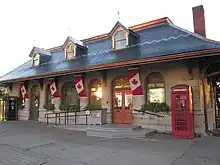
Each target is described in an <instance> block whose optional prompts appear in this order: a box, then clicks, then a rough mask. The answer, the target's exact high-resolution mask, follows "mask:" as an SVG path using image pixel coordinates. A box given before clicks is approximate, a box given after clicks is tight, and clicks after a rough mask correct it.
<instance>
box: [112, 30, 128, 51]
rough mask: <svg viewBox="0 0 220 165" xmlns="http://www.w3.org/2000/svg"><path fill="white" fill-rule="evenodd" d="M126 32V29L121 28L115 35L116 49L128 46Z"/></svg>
mask: <svg viewBox="0 0 220 165" xmlns="http://www.w3.org/2000/svg"><path fill="white" fill-rule="evenodd" d="M126 42H127V41H126V32H125V31H124V30H120V31H118V32H116V33H115V35H114V48H115V49H123V48H126V46H127V44H126Z"/></svg>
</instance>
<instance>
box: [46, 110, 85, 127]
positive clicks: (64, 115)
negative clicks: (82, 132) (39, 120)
mask: <svg viewBox="0 0 220 165" xmlns="http://www.w3.org/2000/svg"><path fill="white" fill-rule="evenodd" d="M77 112H83V111H62V112H53V113H46V114H45V118H46V124H47V125H48V124H49V119H54V124H55V125H57V124H60V121H61V118H64V125H67V124H69V118H70V117H74V118H73V119H74V124H75V125H77V117H80V116H85V120H86V121H85V124H80V125H88V114H86V113H85V114H77ZM70 113H71V114H70ZM73 113H74V114H73ZM50 115H51V116H50Z"/></svg>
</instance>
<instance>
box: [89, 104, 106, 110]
mask: <svg viewBox="0 0 220 165" xmlns="http://www.w3.org/2000/svg"><path fill="white" fill-rule="evenodd" d="M102 109H103V108H102V106H101V105H99V104H88V105H87V106H86V107H85V110H102Z"/></svg>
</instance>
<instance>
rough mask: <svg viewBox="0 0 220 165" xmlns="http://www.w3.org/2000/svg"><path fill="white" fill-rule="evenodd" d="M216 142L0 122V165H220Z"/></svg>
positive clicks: (213, 140)
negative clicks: (93, 133) (117, 135)
mask: <svg viewBox="0 0 220 165" xmlns="http://www.w3.org/2000/svg"><path fill="white" fill-rule="evenodd" d="M219 149H220V138H217V137H204V138H198V139H196V140H183V139H172V137H171V136H170V135H161V134H156V135H153V136H151V137H148V138H144V139H106V138H98V137H87V136H86V135H85V132H82V131H72V130H65V129H59V128H52V127H47V126H46V125H44V124H40V123H36V122H30V121H27V122H3V123H0V165H5V164H7V165H16V164H22V165H26V164H29V165H30V164H31V165H43V164H45V165H61V164H62V165H148V164H149V165H185V164H189V165H190V164H192V165H197V164H198V165H206V164H207V165H208V164H209V165H219V164H220V156H219V153H220V151H219Z"/></svg>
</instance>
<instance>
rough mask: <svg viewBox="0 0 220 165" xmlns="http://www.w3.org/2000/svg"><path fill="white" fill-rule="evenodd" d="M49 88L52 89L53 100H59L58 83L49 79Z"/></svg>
mask: <svg viewBox="0 0 220 165" xmlns="http://www.w3.org/2000/svg"><path fill="white" fill-rule="evenodd" d="M49 87H50V92H51V94H52V96H53V98H59V97H60V95H59V92H58V90H57V87H56V83H55V81H54V79H49Z"/></svg>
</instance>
